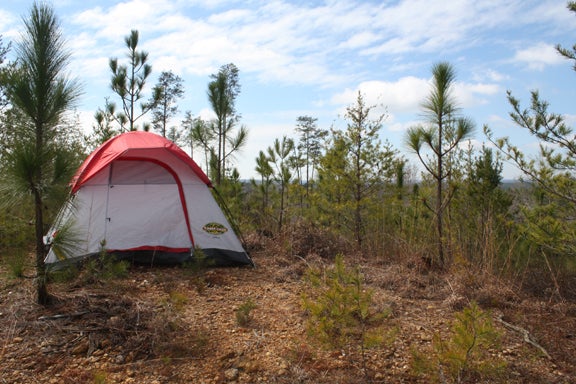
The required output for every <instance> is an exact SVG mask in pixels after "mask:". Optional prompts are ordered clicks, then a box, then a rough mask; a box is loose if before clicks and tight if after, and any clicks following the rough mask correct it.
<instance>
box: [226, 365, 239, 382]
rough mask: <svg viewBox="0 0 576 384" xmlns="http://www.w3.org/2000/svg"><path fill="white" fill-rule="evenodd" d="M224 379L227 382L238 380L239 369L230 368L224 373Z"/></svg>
mask: <svg viewBox="0 0 576 384" xmlns="http://www.w3.org/2000/svg"><path fill="white" fill-rule="evenodd" d="M224 377H226V380H236V379H237V378H238V369H236V368H230V369H227V370H226V371H225V372H224Z"/></svg>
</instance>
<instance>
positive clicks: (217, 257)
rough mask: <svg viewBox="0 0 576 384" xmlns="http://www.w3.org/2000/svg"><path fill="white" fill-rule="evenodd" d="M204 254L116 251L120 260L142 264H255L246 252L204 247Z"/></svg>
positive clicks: (221, 265)
mask: <svg viewBox="0 0 576 384" xmlns="http://www.w3.org/2000/svg"><path fill="white" fill-rule="evenodd" d="M202 253H203V255H202V256H200V255H198V257H197V256H196V255H195V254H191V253H190V252H167V251H114V252H113V255H114V256H116V257H117V258H118V259H119V260H126V261H129V262H131V263H133V264H140V265H178V264H184V263H199V264H200V263H201V264H203V265H204V266H207V267H211V266H214V267H234V266H242V265H251V266H254V263H253V262H252V260H251V259H250V257H248V255H247V254H246V253H244V252H231V251H225V250H222V249H202Z"/></svg>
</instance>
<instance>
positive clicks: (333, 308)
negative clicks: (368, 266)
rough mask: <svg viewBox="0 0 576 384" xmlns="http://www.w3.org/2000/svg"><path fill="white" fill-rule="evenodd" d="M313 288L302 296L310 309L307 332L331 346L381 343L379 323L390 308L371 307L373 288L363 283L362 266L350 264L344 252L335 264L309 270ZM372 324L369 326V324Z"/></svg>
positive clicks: (382, 338)
mask: <svg viewBox="0 0 576 384" xmlns="http://www.w3.org/2000/svg"><path fill="white" fill-rule="evenodd" d="M306 276H307V280H308V283H309V285H310V290H307V292H308V293H305V294H304V295H303V296H302V306H303V308H304V309H305V310H306V312H307V313H308V324H307V330H308V335H310V336H311V337H313V338H314V339H316V340H318V341H320V342H321V343H322V344H324V345H327V346H329V347H335V348H339V347H343V346H345V345H347V344H350V343H359V344H360V346H361V347H362V348H364V347H372V346H375V345H379V344H381V343H382V342H383V341H384V336H383V335H384V334H385V332H382V330H381V329H380V328H379V327H376V328H375V329H371V328H374V327H370V326H373V325H378V324H380V323H381V321H382V320H383V319H385V318H386V317H387V316H388V314H389V313H388V311H383V312H377V311H371V306H372V304H373V300H372V294H373V292H372V290H369V289H366V288H365V286H364V277H363V275H362V273H361V272H360V270H359V268H357V267H356V268H348V267H346V265H345V263H344V258H343V256H342V255H338V256H336V259H335V262H334V265H333V266H332V267H331V268H326V269H323V270H315V269H310V270H309V271H308V273H307V275H306ZM369 327H370V328H369Z"/></svg>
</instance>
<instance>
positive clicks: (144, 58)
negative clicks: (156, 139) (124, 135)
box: [107, 29, 160, 131]
mask: <svg viewBox="0 0 576 384" xmlns="http://www.w3.org/2000/svg"><path fill="white" fill-rule="evenodd" d="M138 40H139V33H138V31H137V30H134V29H133V30H132V31H131V32H130V34H129V35H128V36H126V37H125V38H124V42H125V43H126V47H127V48H128V55H127V56H128V64H127V65H120V64H118V59H117V58H111V59H110V62H109V66H110V70H111V71H112V79H111V83H110V86H111V87H112V90H113V91H114V92H115V93H116V94H117V95H118V96H119V97H120V99H121V100H122V112H120V113H118V114H117V115H116V117H117V119H118V122H119V123H120V125H121V131H124V124H125V123H127V124H128V130H130V131H135V130H137V126H136V121H137V120H138V119H140V118H141V117H142V116H144V115H145V114H146V113H147V112H148V111H150V110H151V109H152V108H153V107H154V105H155V103H156V102H158V100H159V99H160V92H159V90H158V89H155V90H154V93H153V95H152V98H151V101H149V102H147V103H142V104H141V105H140V111H137V110H136V107H137V106H136V103H137V102H138V101H139V100H141V99H142V98H143V97H144V95H143V94H142V92H143V90H144V85H145V84H146V79H147V78H148V77H149V76H150V74H151V73H152V66H151V65H150V64H148V52H146V51H138V50H137V48H138ZM112 106H113V105H112ZM107 108H108V106H107ZM143 129H144V130H147V127H146V126H143Z"/></svg>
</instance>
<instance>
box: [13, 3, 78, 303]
mask: <svg viewBox="0 0 576 384" xmlns="http://www.w3.org/2000/svg"><path fill="white" fill-rule="evenodd" d="M23 21H24V33H23V35H22V39H21V41H20V42H19V43H18V44H17V45H16V54H17V66H16V68H15V69H14V70H13V71H12V72H11V74H10V76H9V80H8V84H7V90H6V91H7V96H8V98H9V100H10V102H11V103H12V105H13V106H14V107H16V108H18V109H20V110H21V111H22V112H23V113H24V115H25V116H26V117H27V118H29V119H30V122H31V124H30V128H29V129H27V130H26V131H25V132H23V134H22V136H21V137H20V140H19V141H18V142H16V143H15V146H14V148H13V149H12V151H11V156H10V158H9V159H8V161H10V162H11V163H12V166H11V167H9V169H11V170H13V171H14V172H13V174H12V176H13V177H14V184H13V186H14V187H15V188H13V189H12V193H13V195H12V196H15V195H17V194H20V195H22V194H28V195H32V197H33V199H34V207H35V225H34V228H35V238H36V269H37V294H38V297H37V298H38V302H39V303H40V304H47V303H48V302H49V298H50V296H49V294H48V290H47V287H46V279H45V272H46V271H45V264H44V257H45V253H46V251H45V246H44V242H43V235H44V216H43V214H44V211H43V210H44V199H45V196H46V193H47V191H48V189H49V186H50V184H51V183H52V182H53V181H54V176H55V175H56V174H57V173H55V167H56V166H57V165H58V147H57V145H55V142H56V140H55V139H56V136H57V133H58V129H57V128H58V124H59V123H60V122H61V121H62V118H63V116H64V114H65V113H66V112H67V111H68V110H69V109H70V108H71V107H72V106H73V104H74V102H75V101H76V100H77V98H78V97H79V95H80V90H81V88H80V85H79V83H78V82H77V81H76V80H74V79H70V78H68V77H67V76H66V72H65V70H66V66H67V64H68V63H69V60H70V53H69V51H68V50H67V49H66V48H65V40H64V38H63V36H62V32H61V29H60V23H59V20H58V18H57V17H56V14H55V13H54V10H53V9H52V8H51V7H49V6H48V5H46V4H39V3H34V4H33V5H32V7H31V10H30V15H29V17H28V18H27V19H24V20H23ZM3 196H5V197H8V195H6V194H4V195H3Z"/></svg>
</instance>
